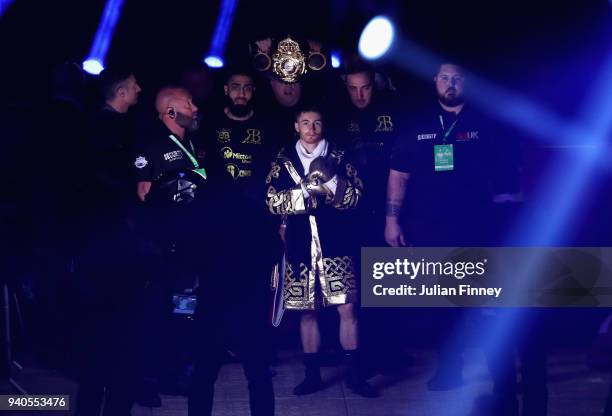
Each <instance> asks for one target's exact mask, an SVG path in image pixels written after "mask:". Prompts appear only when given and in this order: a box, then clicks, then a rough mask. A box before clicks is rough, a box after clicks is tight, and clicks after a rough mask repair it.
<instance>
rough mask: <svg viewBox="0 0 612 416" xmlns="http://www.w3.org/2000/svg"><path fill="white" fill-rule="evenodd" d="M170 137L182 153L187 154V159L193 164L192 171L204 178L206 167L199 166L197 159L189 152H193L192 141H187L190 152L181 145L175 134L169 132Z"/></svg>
mask: <svg viewBox="0 0 612 416" xmlns="http://www.w3.org/2000/svg"><path fill="white" fill-rule="evenodd" d="M170 138H171V139H172V141H173V142H174V143H176V145H177V146H178V147H179V148H180V149H181V150H182V151H183V153H185V154H186V155H187V157H188V158H189V160H191V163H192V164H193V167H194V172H195V173H197V174H198V175H200V176H201V177H203V178H204V179H206V176H207V175H206V169H204V168H201V167H200V164H199V163H198V160H197V159H196V158H195V156H194V155H193V154H192V153H191V152H193V153H195V149H194V148H193V143H191V141H189V145H190V146H191V152H190V151H189V150H187V149H186V148H185V146H183V143H181V141H180V140H179V139H177V138H176V136H174V134H171V135H170Z"/></svg>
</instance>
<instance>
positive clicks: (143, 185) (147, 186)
mask: <svg viewBox="0 0 612 416" xmlns="http://www.w3.org/2000/svg"><path fill="white" fill-rule="evenodd" d="M150 190H151V182H149V181H141V182H138V186H137V189H136V192H137V193H138V198H140V200H141V201H142V202H144V200H145V197H146V196H147V194H148V193H149V191H150Z"/></svg>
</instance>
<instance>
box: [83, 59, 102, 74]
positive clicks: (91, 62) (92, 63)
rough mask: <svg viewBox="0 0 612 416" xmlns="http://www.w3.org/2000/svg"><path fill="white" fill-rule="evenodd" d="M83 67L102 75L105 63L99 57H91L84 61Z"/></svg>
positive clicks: (90, 72) (88, 71) (92, 72)
mask: <svg viewBox="0 0 612 416" xmlns="http://www.w3.org/2000/svg"><path fill="white" fill-rule="evenodd" d="M83 69H84V70H85V72H87V73H89V74H91V75H100V72H102V71H104V65H102V62H100V61H98V60H97V59H93V58H89V59H87V60H85V61H83Z"/></svg>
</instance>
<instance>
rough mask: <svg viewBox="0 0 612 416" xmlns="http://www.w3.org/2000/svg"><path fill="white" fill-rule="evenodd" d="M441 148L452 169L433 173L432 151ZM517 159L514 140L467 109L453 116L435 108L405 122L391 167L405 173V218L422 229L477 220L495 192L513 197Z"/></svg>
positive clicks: (500, 127) (516, 181)
mask: <svg viewBox="0 0 612 416" xmlns="http://www.w3.org/2000/svg"><path fill="white" fill-rule="evenodd" d="M453 126H454V127H453ZM451 128H452V129H451ZM445 133H447V134H448V136H447V138H446V140H444V135H445ZM445 144H446V145H452V147H453V169H452V170H436V169H435V162H434V150H435V146H437V145H445ZM517 155H518V140H517V138H516V137H512V136H509V135H508V130H507V128H505V127H503V126H501V125H499V124H497V123H494V122H493V121H492V120H490V119H489V118H488V117H486V116H484V115H483V114H481V113H479V112H477V111H476V110H474V109H473V108H471V107H469V106H467V105H466V106H464V108H463V109H462V111H461V112H460V113H459V115H458V116H456V115H455V114H454V113H449V112H446V111H444V110H443V109H442V107H441V106H440V105H439V104H438V103H436V104H434V105H432V106H430V107H429V108H427V109H425V110H424V111H423V112H420V113H418V114H414V115H413V116H411V117H410V119H409V120H408V121H407V123H406V125H405V127H403V134H402V137H401V139H398V142H397V143H396V145H395V147H394V150H393V152H392V156H391V164H390V167H391V169H393V170H397V171H400V172H406V173H409V174H410V179H409V180H408V185H407V189H406V196H405V209H406V211H405V215H406V216H408V217H409V219H411V220H412V221H414V222H420V223H424V224H432V223H440V222H444V221H447V220H448V224H451V225H450V226H452V227H456V226H457V227H458V226H459V225H460V224H459V223H461V222H463V223H464V224H465V221H472V220H474V221H478V220H479V219H480V218H482V217H481V216H482V215H483V213H486V212H487V209H489V208H490V207H491V203H492V198H493V195H494V194H495V193H515V192H518V157H517ZM463 220H465V221H463Z"/></svg>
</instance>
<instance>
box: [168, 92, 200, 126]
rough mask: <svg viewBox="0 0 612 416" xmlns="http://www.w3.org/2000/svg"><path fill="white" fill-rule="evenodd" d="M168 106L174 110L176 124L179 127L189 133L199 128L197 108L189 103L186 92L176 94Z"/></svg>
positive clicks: (189, 97)
mask: <svg viewBox="0 0 612 416" xmlns="http://www.w3.org/2000/svg"><path fill="white" fill-rule="evenodd" d="M169 106H170V107H171V108H172V109H174V112H175V119H176V123H177V124H178V125H179V126H181V127H184V128H186V129H187V130H190V131H194V130H197V129H198V127H199V126H200V119H199V118H198V107H196V105H195V104H194V103H193V102H192V101H191V94H189V93H187V92H186V91H185V92H179V93H177V94H176V95H175V96H174V97H173V98H172V100H170V103H169Z"/></svg>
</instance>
